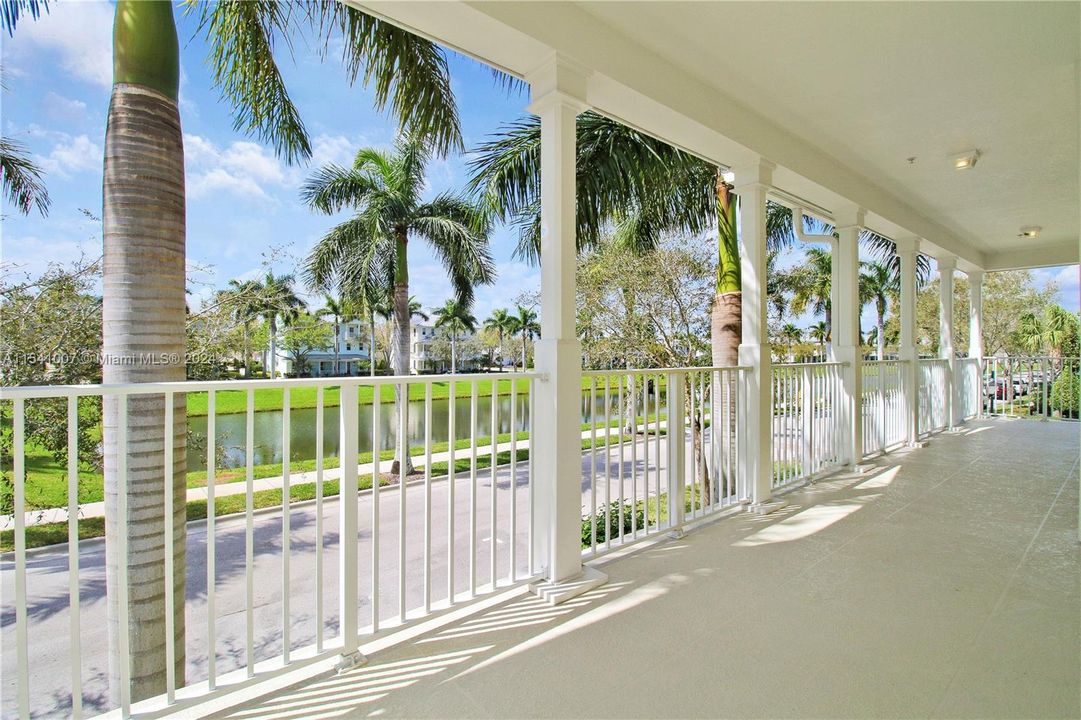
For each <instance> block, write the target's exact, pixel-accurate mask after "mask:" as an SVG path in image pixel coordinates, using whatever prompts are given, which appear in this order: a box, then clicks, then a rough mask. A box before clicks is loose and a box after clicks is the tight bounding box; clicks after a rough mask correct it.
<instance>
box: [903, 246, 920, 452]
mask: <svg viewBox="0 0 1081 720" xmlns="http://www.w3.org/2000/svg"><path fill="white" fill-rule="evenodd" d="M919 254H920V239H919V238H915V237H911V238H901V239H899V240H897V256H898V258H899V259H900V261H901V347H900V356H901V360H902V361H903V363H902V369H901V372H902V373H904V382H903V383H902V387H903V388H904V403H905V440H906V442H907V444H908V446H909V447H916V446H917V445H918V444H919V441H920V430H919V416H920V383H919V378H920V375H919V372H920V367H919V359H920V354H919V352H918V351H917V349H916V259H917V258H918V257H919Z"/></svg>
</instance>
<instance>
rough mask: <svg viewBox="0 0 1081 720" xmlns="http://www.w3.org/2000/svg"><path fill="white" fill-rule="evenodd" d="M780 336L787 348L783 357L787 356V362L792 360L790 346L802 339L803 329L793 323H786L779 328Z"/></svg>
mask: <svg viewBox="0 0 1081 720" xmlns="http://www.w3.org/2000/svg"><path fill="white" fill-rule="evenodd" d="M780 337H781V340H783V341H784V343H785V346H786V347H787V349H788V352H787V354H786V356H785V357H787V358H788V361H789V362H793V355H792V347H793V346H794V345H796V344H797V343H799V342H801V341H802V340H803V331H802V330H800V329H799V328H798V327H797V326H796V325H795V324H793V323H786V324H785V326H784V327H782V328H781V332H780Z"/></svg>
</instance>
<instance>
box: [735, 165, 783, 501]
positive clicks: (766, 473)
mask: <svg viewBox="0 0 1081 720" xmlns="http://www.w3.org/2000/svg"><path fill="white" fill-rule="evenodd" d="M773 168H774V165H773V164H772V163H770V162H768V161H766V160H762V159H760V160H758V161H757V162H755V163H753V164H750V165H747V166H745V167H737V168H733V170H734V172H735V176H736V177H735V190H736V194H737V195H739V254H740V280H741V287H742V307H741V310H742V312H741V319H742V333H743V334H742V342H740V346H739V364H740V365H743V366H746V367H749V368H750V369H749V370H748V371H747V372H745V373H743V376H742V383H743V388H742V393H741V395H740V401H741V402H740V403H739V415H738V418H737V431H738V432H739V434H740V444H739V447H740V456H739V471H740V475H741V476H742V477H743V478H745V482H746V483H747V489H748V494H749V496H750V500H751V503H752V504H751V508H752V510H753V511H756V512H769V511H770V510H771V509H776V508H777V507H778V505H776V504H774V503H770V502H769V500H770V496H771V494H772V491H773V467H772V455H773V448H772V442H773V402H772V400H773V399H772V397H771V395H770V387H771V382H770V381H771V378H772V374H773V367H772V362H771V355H770V345H769V331H768V327H767V323H766V193H767V192H768V190H769V188H770V185H771V183H772V181H773Z"/></svg>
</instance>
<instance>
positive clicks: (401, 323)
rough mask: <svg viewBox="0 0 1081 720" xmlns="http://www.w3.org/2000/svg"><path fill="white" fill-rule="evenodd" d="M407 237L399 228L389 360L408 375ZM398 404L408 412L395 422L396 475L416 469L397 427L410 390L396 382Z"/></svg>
mask: <svg viewBox="0 0 1081 720" xmlns="http://www.w3.org/2000/svg"><path fill="white" fill-rule="evenodd" d="M408 250H409V248H408V237H407V235H406V231H405V229H399V230H398V237H397V248H396V257H395V274H394V323H393V324H392V325H391V337H390V364H391V366H392V367H393V368H394V374H395V375H401V376H406V375H408V374H409V315H410V312H409V265H408V263H409V259H408ZM394 395H395V404H396V405H397V411H398V416H399V418H401V417H402V416H403V415H404V416H406V419H405V422H404V423H401V422H399V423H395V426H394V427H395V438H396V439H395V452H394V463H393V464H392V465H391V469H390V472H391V473H392V474H394V475H399V476H404V475H409V474H411V473H412V472H413V461H412V460H410V458H409V438H407V437H402V436H401V433H399V432H398V428H400V427H401V426H402V425H405V426H406V427H407V428H408V427H409V420H408V413H409V397H408V396H409V393H408V392H405V393H403V392H402V391H401V387H400V386H398V385H395V386H394ZM403 449H404V450H405V471H404V472H402V471H401V468H400V467H399V458H401V456H402V450H403Z"/></svg>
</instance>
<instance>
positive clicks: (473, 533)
mask: <svg viewBox="0 0 1081 720" xmlns="http://www.w3.org/2000/svg"><path fill="white" fill-rule="evenodd" d="M476 596H477V381H476V380H471V381H470V389H469V597H470V598H475V597H476Z"/></svg>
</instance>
